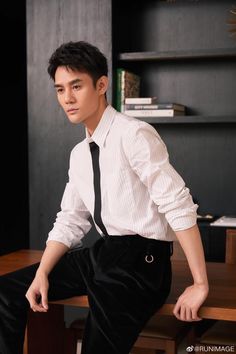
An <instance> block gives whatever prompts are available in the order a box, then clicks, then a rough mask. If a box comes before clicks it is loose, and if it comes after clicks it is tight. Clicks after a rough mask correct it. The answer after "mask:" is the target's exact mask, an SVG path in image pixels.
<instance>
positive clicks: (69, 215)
mask: <svg viewBox="0 0 236 354" xmlns="http://www.w3.org/2000/svg"><path fill="white" fill-rule="evenodd" d="M89 216H90V213H89V211H88V210H87V208H86V206H85V205H84V203H83V201H82V199H81V198H80V195H79V193H78V190H77V188H76V186H75V183H74V181H73V164H72V154H71V158H70V169H69V182H68V183H67V184H66V187H65V190H64V194H63V197H62V201H61V211H60V212H58V213H57V217H56V220H55V223H54V226H53V229H52V230H51V231H50V232H49V235H48V239H47V242H48V241H51V240H54V241H58V242H61V243H63V244H65V245H66V246H67V247H69V248H74V247H76V246H77V245H79V244H80V241H81V239H82V237H83V236H84V235H85V234H86V233H87V232H88V231H89V230H90V228H91V223H90V222H89V221H88V218H89Z"/></svg>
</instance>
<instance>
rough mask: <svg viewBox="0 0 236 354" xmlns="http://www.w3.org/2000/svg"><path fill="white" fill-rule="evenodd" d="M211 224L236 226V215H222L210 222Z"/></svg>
mask: <svg viewBox="0 0 236 354" xmlns="http://www.w3.org/2000/svg"><path fill="white" fill-rule="evenodd" d="M210 225H211V226H223V227H236V217H235V216H221V217H220V218H218V219H216V220H215V221H213V222H211V223H210Z"/></svg>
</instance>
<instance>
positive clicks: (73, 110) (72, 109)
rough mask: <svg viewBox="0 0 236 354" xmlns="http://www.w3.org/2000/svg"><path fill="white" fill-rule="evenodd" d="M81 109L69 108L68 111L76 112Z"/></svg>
mask: <svg viewBox="0 0 236 354" xmlns="http://www.w3.org/2000/svg"><path fill="white" fill-rule="evenodd" d="M78 110H79V108H70V109H68V110H67V113H75V112H77V111H78Z"/></svg>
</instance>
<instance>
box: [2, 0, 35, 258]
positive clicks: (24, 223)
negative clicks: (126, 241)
mask: <svg viewBox="0 0 236 354" xmlns="http://www.w3.org/2000/svg"><path fill="white" fill-rule="evenodd" d="M0 11H1V21H0V26H1V54H0V56H1V89H2V90H1V180H2V182H1V206H2V208H1V210H2V213H1V223H0V224H1V233H0V254H3V253H7V252H9V251H12V250H16V249H19V248H27V247H28V245H29V226H28V225H29V209H28V182H29V181H28V158H27V155H28V154H27V91H26V14H25V11H26V9H25V1H22V0H19V1H16V2H15V3H14V6H13V5H12V3H11V2H9V1H8V2H3V3H2V4H1V10H0Z"/></svg>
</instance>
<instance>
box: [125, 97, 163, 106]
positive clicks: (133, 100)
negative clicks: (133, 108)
mask: <svg viewBox="0 0 236 354" xmlns="http://www.w3.org/2000/svg"><path fill="white" fill-rule="evenodd" d="M154 103H157V97H127V98H125V104H154Z"/></svg>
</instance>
